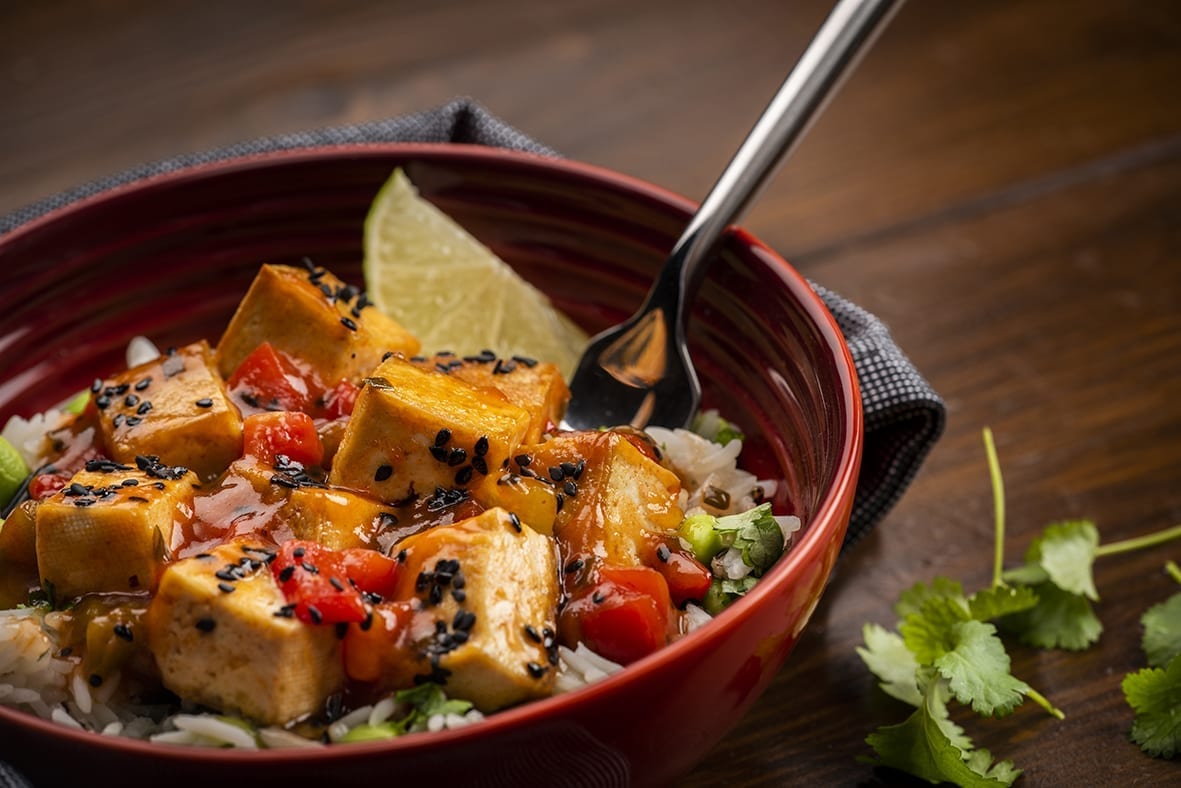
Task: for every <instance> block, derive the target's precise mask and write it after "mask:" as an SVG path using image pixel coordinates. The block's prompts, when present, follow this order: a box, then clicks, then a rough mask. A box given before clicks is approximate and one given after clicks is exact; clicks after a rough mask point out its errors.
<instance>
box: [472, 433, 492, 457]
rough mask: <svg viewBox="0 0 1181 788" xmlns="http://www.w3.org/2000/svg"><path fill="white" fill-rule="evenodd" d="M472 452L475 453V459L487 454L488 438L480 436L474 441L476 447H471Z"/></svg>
mask: <svg viewBox="0 0 1181 788" xmlns="http://www.w3.org/2000/svg"><path fill="white" fill-rule="evenodd" d="M472 451H474V452H475V454H476V456H477V457H483V456H484V455H485V454H487V453H488V436H487V435H481V436H480V437H479V438H478V439H477V440H476V445H475V446H474V447H472Z"/></svg>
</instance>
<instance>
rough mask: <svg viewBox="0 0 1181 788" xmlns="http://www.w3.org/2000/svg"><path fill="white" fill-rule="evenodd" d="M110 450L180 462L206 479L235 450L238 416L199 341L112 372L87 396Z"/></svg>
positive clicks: (122, 456)
mask: <svg viewBox="0 0 1181 788" xmlns="http://www.w3.org/2000/svg"><path fill="white" fill-rule="evenodd" d="M94 401H95V404H96V405H97V406H98V411H99V420H98V423H99V430H100V431H101V433H102V439H103V445H105V446H106V447H107V450H108V452H109V453H110V456H111V457H112V458H113V459H115V460H118V461H119V462H121V463H134V462H135V458H136V457H137V456H139V455H145V456H147V455H151V456H156V457H159V458H160V460H161V461H162V462H165V463H167V464H169V465H183V466H184V467H186V468H189V469H190V470H192V471H194V472H196V474H197V475H198V476H199V477H200V478H201V479H203V480H209V479H212V478H213V477H215V476H217V475H218V474H219V473H221V472H222V471H224V470H225V469H226V466H228V465H229V464H230V463H231V462H233V461H234V459H236V458H237V457H240V456H241V455H242V417H241V416H240V415H239V414H238V409H237V408H236V407H235V406H234V405H233V404H232V403H231V402H230V400H229V398H228V397H227V396H226V392H225V384H224V383H223V382H222V379H221V376H220V375H219V374H218V372H217V369H216V367H215V365H214V359H213V352H212V351H211V350H210V348H209V344H208V343H207V342H205V341H204V340H201V341H200V342H195V343H193V344H191V345H187V346H186V347H183V348H181V349H180V350H178V351H175V352H173V353H171V354H166V355H163V356H161V357H160V358H157V359H155V360H154V361H149V362H148V363H146V364H141V365H139V366H137V367H133V368H132V369H129V370H127V371H126V372H122V373H120V374H118V375H114V376H112V377H111V378H110V379H108V380H106V381H104V382H103V384H102V387H101V388H100V389H99V390H98V391H97V392H96V393H95V395H94Z"/></svg>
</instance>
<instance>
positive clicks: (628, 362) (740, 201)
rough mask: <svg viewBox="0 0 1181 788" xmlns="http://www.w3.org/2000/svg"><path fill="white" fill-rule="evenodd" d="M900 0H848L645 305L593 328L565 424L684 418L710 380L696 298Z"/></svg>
mask: <svg viewBox="0 0 1181 788" xmlns="http://www.w3.org/2000/svg"><path fill="white" fill-rule="evenodd" d="M895 5H896V0H838V2H837V4H836V5H835V6H834V7H833V10H832V12H831V13H830V14H829V16H828V18H827V19H826V20H825V21H824V24H823V25H821V27H820V30H818V31H817V33H816V36H815V37H814V38H813V39H812V42H811V43H810V44H809V45H808V48H807V50H805V51H804V54H803V55H802V56H801V57H800V60H799V62H798V63H796V66H795V68H793V69H792V71H791V73H790V74H789V75H788V77H787V79H786V80H785V81H784V83H783V85H782V86H781V87H780V88H779V91H778V92H777V93H776V94H775V96H774V98H772V99H771V103H770V104H768V105H767V108H766V109H765V110H764V111H763V114H762V116H761V117H760V118H759V120H758V122H757V123H756V124H755V126H754V128H753V129H751V132H750V134H749V135H747V138H746V140H745V141H744V142H743V143H742V145H741V147H739V149H738V151H737V152H736V153H735V154H734V158H733V159H731V160H730V163H729V164H728V165H727V166H726V169H725V170H724V171H723V172H722V174H721V176H720V177H719V178H718V181H717V183H715V184H714V186H713V188H712V189H711V190H710V192H709V194H708V195H707V196H706V198H705V200H704V201H703V202H702V203H701V207H700V208H698V210H697V213H696V214H694V216H693V218H692V219H691V220H690V221H689V225H688V227H686V228H685V231H684V233H683V234H682V235H681V237H680V238H679V239H678V240H677V243H676V245H675V246H674V247H673V250H672V252H671V253H670V254H669V256H668V259H667V261H666V262H665V264H664V267H663V268H662V269H661V271H660V273H659V275H658V276H657V278H656V281H655V282H654V283H653V285H652V289H651V290H649V291H648V296H647V298H646V299H645V300H644V303H643V305H642V306H641V307H640V309H639V311H637V312H636V313H635V314H634V315H632V316H631V317H630V318H628V319H627V320H626V321H624V322H623V323H620V324H619V325H617V326H615V327H613V328H609V329H607V330H606V331H604V332H602V333H601V334H598V335H597V336H595V337H593V338H592V339H591V340H590V342H589V343H588V344H587V347H586V350H585V351H583V355H582V358H581V359H580V360H579V363H578V367H577V369H576V370H575V372H574V377H573V378H572V379H571V382H570V390H571V398H570V404H569V407H568V408H567V410H566V418H565V421H564V424H563V426H566V427H568V428H571V429H597V428H599V427H603V426H618V425H622V424H630V425H631V426H633V427H644V426H646V425H648V424H656V425H660V426H665V427H684V426H686V425H687V424H689V422H690V420H691V419H692V418H693V416H694V415H695V414H696V412H697V408H698V405H699V404H700V401H701V384H700V383H699V382H698V380H697V373H696V371H695V370H694V369H693V362H692V361H691V360H690V358H689V351H688V348H687V347H686V344H685V321H686V319H687V315H688V310H687V308H686V307H687V304H688V303H689V302H690V301H691V300H692V298H693V296H694V295H695V294H696V291H697V288H698V286H699V285H700V284H701V280H702V278H703V276H704V274H705V268H706V265H707V264H708V263H709V262H711V260H712V257H713V255H712V253H713V251H714V249H715V247H716V246H717V243H718V240H719V239H720V238H721V235H722V232H723V230H725V228H726V227H727V226H729V225H730V224H732V223H733V222H734V221H735V220H737V219H738V217H739V216H740V215H741V214H742V213H743V212H744V211H745V210H746V208H747V206H748V205H749V204H750V203H751V202H752V201H753V200H754V198H755V196H756V195H757V194H758V192H759V191H760V189H761V188H762V186H763V185H764V184H765V183H766V181H767V180H768V179H769V178H770V176H771V175H772V173H774V171H775V170H776V169H777V167H778V165H779V164H780V162H782V160H783V159H784V158H785V157H786V156H787V154H788V152H789V151H790V150H791V149H792V148H793V147H794V145H795V143H796V142H798V141H799V140H800V139H801V138H802V137H803V135H804V132H805V131H806V130H807V128H808V126H809V124H810V123H811V121H812V120H813V118H815V117H816V116H817V115H818V114H819V112H820V110H821V108H822V107H823V105H824V104H825V102H826V100H827V99H828V98H829V96H831V95H832V93H833V92H835V90H836V87H837V86H838V83H839V82H840V80H841V78H842V77H843V76H844V75H845V74H847V73H848V72H849V71H850V70H851V68H852V66H853V64H854V63H855V62H856V60H857V58H858V56H859V55H860V54H861V53H862V52H863V51H865V50H866V49H867V48H868V45H869V43H870V41H871V40H872V39H873V37H874V35H875V33H876V32H877V31H878V30H880V29H881V28H882V27H883V26H884V22H885V21H886V19H887V18H888V17H889V16H890V12H891V11H892V10H893V8H894V7H895Z"/></svg>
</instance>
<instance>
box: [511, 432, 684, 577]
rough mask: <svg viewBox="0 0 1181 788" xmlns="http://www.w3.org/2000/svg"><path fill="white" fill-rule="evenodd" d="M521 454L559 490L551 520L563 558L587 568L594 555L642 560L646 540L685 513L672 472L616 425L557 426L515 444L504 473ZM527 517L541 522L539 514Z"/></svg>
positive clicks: (622, 561) (624, 561) (517, 468)
mask: <svg viewBox="0 0 1181 788" xmlns="http://www.w3.org/2000/svg"><path fill="white" fill-rule="evenodd" d="M523 460H527V461H528V462H527V464H526V466H525V467H526V468H527V469H528V470H529V471H531V472H532V473H533V474H534V478H536V479H540V480H542V481H543V482H545V483H548V484H550V485H552V487H553V489H554V491H555V494H556V495H557V496H558V497H559V500H560V504H559V505H558V506H557V507H556V509H557V511H556V513H555V515H554V518H553V522H552V526H551V527H552V531H553V534H554V536H555V537H556V538H557V539H558V542H559V543H560V544H561V545H562V548H563V556H564V560H566V559H569V560H573V559H575V558H580V559H582V561H583V563H584V566H585V567H586V568H587V570H590V569H591V568H592V564H593V563H594V562H595V561H600V562H602V563H604V564H607V565H612V566H637V565H639V564H641V563H642V560H641V556H642V555H643V554H644V552H645V544H646V542H648V540H649V539H650V538H651V537H652V536H662V535H665V534H669V533H672V532H673V531H675V530H676V528H677V526H679V525H680V523H681V520H682V519H683V517H684V513H683V512H682V511H681V507H680V505H679V503H678V498H679V495H680V490H681V483H680V480H679V479H678V478H677V476H676V474H674V473H673V472H672V471H670V470H668V469H667V468H665V467H664V466H662V465H661V464H660V463H659V462H657V461H656V459H654V458H653V457H652V456H650V455H649V454H647V453H646V452H645V451H643V450H641V448H639V447H638V446H637V444H636V443H634V442H633V441H632V440H631V439H629V438H628V437H627V436H626V435H625V434H623V433H620V432H613V431H609V432H594V431H585V432H563V433H560V434H559V435H557V436H555V437H553V438H551V439H550V440H548V441H546V442H545V443H541V444H537V445H535V446H523V447H521V448H520V449H519V450H518V453H517V454H516V456H515V457H514V459H513V463H512V464H511V465H510V467H509V469H507V473H508V474H509V475H510V476H511V475H513V474H516V475H519V474H520V473H521V472H522V468H521V461H523ZM502 489H511V487H510V488H502ZM530 525H533V527H535V528H538V529H539V530H542V531H543V532H544V531H546V530H547V529H546V523H545V522H537V523H532V522H530Z"/></svg>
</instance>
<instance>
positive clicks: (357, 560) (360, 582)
mask: <svg viewBox="0 0 1181 788" xmlns="http://www.w3.org/2000/svg"><path fill="white" fill-rule="evenodd" d="M362 553H368V554H370V555H361V554H362ZM271 571H272V572H273V573H274V575H275V579H276V581H278V583H279V587H280V588H281V589H282V590H283V595H284V596H285V597H286V598H287V602H288V603H289V604H293V605H295V616H296V618H298V619H299V620H300V621H303V622H305V623H309V624H339V623H343V622H361V621H364V620H365V619H366V617H367V616H368V608H367V606H366V603H365V598H364V596H363V593H364V592H370V593H377V594H380V593H382V592H383V591H387V592H388V590H389V589H390V588H391V587H392V585H393V575H394V574H395V573H396V571H397V562H396V561H394V560H393V559H392V558H388V557H386V556H384V555H382V554H381V553H378V552H377V551H375V550H363V549H359V548H357V549H350V550H332V549H331V548H328V547H325V546H324V545H322V544H320V543H318V542H310V541H304V540H299V539H293V540H291V541H289V542H285V543H283V545H282V546H281V547H280V548H279V553H278V555H277V556H276V557H275V560H274V561H273V562H271Z"/></svg>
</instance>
